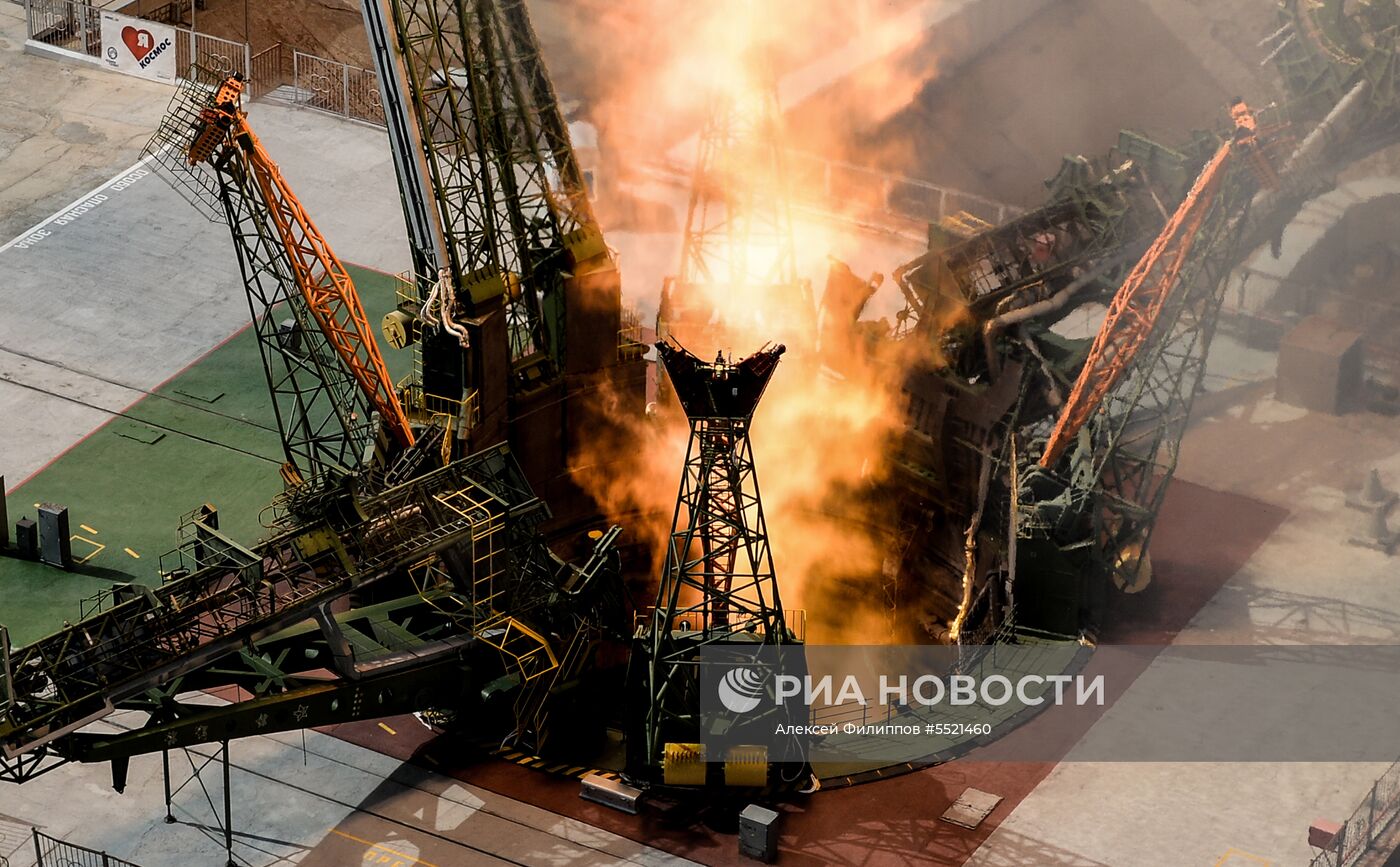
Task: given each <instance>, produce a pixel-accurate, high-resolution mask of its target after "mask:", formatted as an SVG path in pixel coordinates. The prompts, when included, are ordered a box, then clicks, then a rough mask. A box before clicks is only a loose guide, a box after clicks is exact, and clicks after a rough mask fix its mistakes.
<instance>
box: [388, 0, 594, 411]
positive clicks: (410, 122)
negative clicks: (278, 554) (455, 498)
mask: <svg viewBox="0 0 1400 867" xmlns="http://www.w3.org/2000/svg"><path fill="white" fill-rule="evenodd" d="M364 11H365V20H366V24H367V28H368V30H369V33H370V41H371V45H372V46H373V48H374V50H375V55H376V57H375V63H376V67H377V70H378V72H379V76H380V80H381V86H382V87H383V90H384V100H383V102H384V106H385V114H386V120H387V121H388V124H389V128H390V132H391V141H392V144H393V146H394V151H395V164H396V168H397V171H398V176H399V183H400V191H401V193H402V197H403V202H404V209H405V215H406V217H407V221H408V225H409V227H410V233H409V234H410V241H411V243H412V244H413V246H414V248H415V250H414V259H415V267H417V268H418V269H419V273H418V275H417V278H416V280H417V284H418V295H419V298H418V301H419V304H420V305H421V306H420V308H419V309H417V310H413V311H411V312H412V313H413V314H414V315H415V316H416V317H417V318H418V320H419V327H420V328H421V331H422V336H423V343H424V345H423V352H424V365H423V368H424V373H423V377H424V381H423V383H422V387H423V391H424V392H425V393H427V394H429V395H434V396H438V397H442V398H446V399H449V400H457V399H460V398H462V397H463V396H464V395H465V394H466V393H467V392H469V391H470V390H472V389H479V388H482V387H483V386H486V394H485V395H484V403H486V404H487V406H486V407H485V409H486V412H487V413H488V414H489V413H490V411H491V405H493V404H496V403H499V402H500V401H502V400H504V399H505V394H504V393H503V392H502V393H498V392H501V390H500V389H494V388H492V387H491V386H490V385H489V384H487V383H486V382H484V380H487V379H490V378H492V377H493V376H494V375H495V373H496V369H497V367H499V366H502V365H506V366H508V368H509V373H510V379H511V382H510V386H509V388H510V391H511V393H515V392H519V391H526V390H529V389H530V388H532V387H533V386H535V385H536V384H538V383H540V382H541V381H544V380H548V379H550V378H552V377H554V376H555V375H557V374H558V373H559V372H560V370H561V369H562V366H563V356H564V352H565V340H564V324H563V320H564V308H565V304H564V298H563V294H564V292H565V286H564V284H565V282H566V280H567V279H568V278H569V277H570V276H571V275H572V271H573V269H574V267H575V266H576V265H577V264H578V263H580V262H583V261H587V260H591V259H597V258H604V259H605V258H606V257H607V248H606V246H605V245H604V244H603V241H602V235H601V232H600V231H599V230H598V227H597V223H596V220H595V219H594V217H593V213H592V208H591V205H590V204H589V201H588V192H587V188H586V186H585V183H584V180H583V174H582V172H581V171H580V169H579V167H578V163H577V160H576V159H575V156H574V153H573V148H572V145H571V143H570V141H569V135H568V127H567V125H566V124H565V122H564V120H563V117H562V115H561V114H560V112H559V107H558V102H557V100H556V98H555V95H554V91H553V87H552V85H551V84H550V82H549V78H548V75H547V74H546V72H545V70H544V66H543V63H542V61H541V59H540V56H539V46H538V41H537V39H536V37H535V34H534V30H533V28H532V26H531V24H530V21H529V17H528V14H527V13H526V10H525V7H524V4H523V3H522V2H519V0H464V2H460V3H442V2H436V0H365V3H364ZM496 310H502V311H503V313H504V316H505V319H506V325H505V327H504V328H503V329H497V330H494V331H493V330H492V329H491V328H489V327H483V319H484V318H486V317H489V316H491V315H492V314H493V312H494V311H496ZM498 344H503V345H498Z"/></svg>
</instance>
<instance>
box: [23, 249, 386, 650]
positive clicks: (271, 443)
mask: <svg viewBox="0 0 1400 867" xmlns="http://www.w3.org/2000/svg"><path fill="white" fill-rule="evenodd" d="M230 255H232V254H231V253H230ZM347 268H348V270H349V271H350V273H351V276H352V277H353V278H354V279H355V283H356V286H357V287H358V289H359V292H360V296H361V299H362V300H363V303H364V305H365V312H366V314H367V316H368V318H369V322H370V325H371V326H372V327H373V328H374V330H375V331H376V336H379V335H378V334H377V332H378V323H379V321H380V319H381V318H382V317H383V316H384V314H385V313H387V312H388V311H389V310H390V309H392V308H393V306H394V280H393V278H392V277H389V276H387V275H384V274H381V273H378V272H375V271H370V270H366V269H364V268H360V267H356V266H353V265H347ZM381 349H382V350H383V352H384V356H385V360H386V361H387V362H388V365H389V370H390V372H391V374H392V375H393V376H394V378H395V379H396V380H397V379H398V378H399V377H402V376H405V375H407V374H408V372H409V371H410V369H411V367H412V356H411V353H410V352H409V351H407V350H403V351H398V350H393V349H389V348H388V347H387V346H386V345H384V344H383V342H382V337H381ZM103 372H104V373H105V374H106V375H109V376H112V377H113V378H114V379H118V380H120V379H121V378H122V377H121V372H120V371H103ZM270 400H271V398H270V397H269V396H268V392H267V383H266V380H265V378H264V375H263V368H262V362H261V361H260V359H259V357H258V349H257V344H256V342H255V340H254V337H253V333H252V330H251V329H248V328H245V329H243V330H241V331H239V332H238V333H237V334H235V335H233V336H232V337H230V338H229V339H228V340H227V341H226V342H224V343H223V344H221V345H219V346H217V347H215V348H214V349H212V350H211V351H210V352H209V354H208V355H206V356H205V357H203V358H202V359H200V360H199V361H197V362H195V363H194V364H193V365H191V366H190V367H188V368H186V369H185V370H184V371H182V372H181V373H179V374H177V375H176V376H175V377H173V378H172V379H170V380H169V381H168V382H166V383H165V384H164V385H162V386H161V387H160V388H158V389H156V391H155V394H154V395H153V396H150V397H145V398H143V399H142V400H141V401H140V402H138V403H136V404H135V405H133V406H132V407H130V408H129V409H128V410H127V411H126V414H125V416H124V417H115V418H112V419H110V420H109V421H108V422H107V423H105V424H104V425H102V427H100V428H98V429H97V430H95V431H93V432H92V433H91V434H89V435H88V436H87V437H86V438H84V439H83V440H82V441H81V442H79V443H78V444H77V445H75V446H74V447H73V448H71V449H70V450H68V451H67V452H65V453H64V454H63V455H62V456H60V457H59V458H58V459H57V460H55V461H54V462H53V463H51V464H49V465H48V466H47V467H45V468H44V469H43V470H41V471H40V472H38V473H37V474H35V475H34V476H33V477H32V478H30V479H29V480H27V481H25V482H24V484H23V485H21V486H20V487H19V488H18V489H17V490H15V491H14V492H12V493H11V494H10V495H9V498H8V504H9V518H10V522H11V524H12V525H13V523H14V522H15V521H17V520H19V519H20V518H23V517H30V518H37V517H38V516H37V514H36V504H38V503H46V502H50V503H60V504H63V505H66V506H68V509H69V521H70V529H71V532H72V543H73V557H74V559H75V560H79V561H81V562H80V564H79V565H78V566H77V567H76V569H75V570H74V571H73V572H64V571H62V570H60V569H56V568H53V567H51V566H45V565H42V564H39V563H34V562H28V561H22V560H18V559H15V558H13V557H4V558H0V624H4V625H5V626H6V627H8V629H9V630H10V639H11V641H12V642H13V643H14V644H15V645H21V644H25V643H28V642H30V641H33V640H34V639H36V638H39V637H41V636H43V635H46V634H48V633H49V632H52V631H53V630H54V629H56V628H57V627H59V626H61V625H62V623H63V621H64V620H76V619H77V618H78V616H79V613H80V607H81V606H80V603H81V601H82V600H84V599H88V598H91V597H93V596H94V595H96V594H97V593H98V592H99V591H101V590H104V589H106V588H107V587H110V586H111V585H112V583H113V582H118V581H140V582H142V583H146V584H151V585H155V584H159V583H160V574H159V566H160V555H161V554H163V553H165V552H167V551H169V550H171V549H172V548H174V547H175V544H176V537H175V531H176V526H177V523H178V521H179V518H180V516H181V515H183V514H185V513H187V512H189V511H191V510H193V509H195V508H197V507H199V506H200V505H201V504H203V503H212V504H213V505H215V506H217V507H218V509H219V521H220V528H221V529H222V530H224V531H225V532H227V533H229V534H230V535H231V536H233V538H235V539H236V540H238V541H239V542H242V543H244V544H248V543H251V542H254V541H256V540H258V539H259V538H261V536H262V534H263V528H262V525H261V524H260V522H259V516H260V514H261V513H262V511H263V509H264V508H265V507H266V506H267V504H268V503H269V502H270V501H271V499H272V498H273V497H274V496H275V495H276V494H277V493H278V491H279V490H280V489H281V485H282V482H281V478H280V476H279V475H278V467H279V466H280V464H281V463H282V461H283V457H282V451H281V445H280V442H279V439H278V436H277V433H276V422H275V419H274V417H273V413H272V406H271V403H270ZM10 481H11V482H13V481H14V480H10Z"/></svg>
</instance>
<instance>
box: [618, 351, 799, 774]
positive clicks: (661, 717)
mask: <svg viewBox="0 0 1400 867" xmlns="http://www.w3.org/2000/svg"><path fill="white" fill-rule="evenodd" d="M784 350H785V348H784V347H783V346H777V347H773V348H765V349H763V350H761V351H759V352H756V353H754V354H753V355H751V356H749V357H748V358H745V359H743V360H742V361H738V362H733V363H730V362H726V361H724V360H723V358H719V359H716V360H715V362H713V363H706V362H704V361H701V360H700V359H699V358H696V357H695V356H694V355H692V354H691V353H689V352H687V351H686V350H685V349H683V348H682V347H681V346H680V345H679V344H676V343H674V342H663V343H658V344H657V351H658V353H659V355H660V359H661V363H662V364H664V365H665V367H666V370H667V372H668V373H669V375H670V377H671V382H672V383H673V386H674V388H675V391H676V395H677V396H678V397H679V398H680V403H681V406H682V407H683V408H684V410H685V413H686V416H687V417H688V419H689V421H690V445H689V447H688V449H687V453H686V459H685V468H684V470H683V471H682V475H681V484H680V492H679V494H678V495H677V498H676V510H675V515H674V517H673V519H672V522H671V533H670V537H669V544H668V547H667V551H666V563H665V567H664V569H663V571H662V575H661V587H660V590H659V591H658V593H657V600H656V607H655V609H654V611H653V614H652V621H651V626H650V631H649V635H648V637H649V646H648V647H647V652H648V673H647V689H648V696H649V704H648V706H647V717H646V725H645V737H646V745H645V748H646V755H647V757H648V761H649V763H650V764H651V765H652V766H653V767H655V766H657V765H659V763H660V760H661V756H662V751H663V750H664V748H665V744H666V743H667V742H668V741H674V740H680V741H689V740H694V739H695V738H694V735H693V731H692V730H693V729H694V727H695V726H696V725H697V720H696V717H697V715H698V713H699V707H700V705H699V697H698V695H697V693H696V692H695V690H696V689H697V687H698V672H697V666H698V654H699V651H700V648H702V647H704V646H705V645H708V644H713V643H717V642H731V641H736V640H737V641H742V642H747V643H765V644H784V643H789V642H791V641H792V640H793V637H792V635H791V633H790V632H789V630H788V627H787V624H786V622H785V619H784V616H783V607H782V600H781V598H780V597H779V594H778V580H777V577H776V575H775V574H774V571H773V558H772V552H771V551H770V549H769V544H768V529H767V525H766V523H765V521H764V518H763V504H762V502H761V500H760V498H759V490H758V475H757V471H756V468H755V466H754V458H753V447H752V444H751V443H750V440H749V429H750V427H751V425H752V422H753V413H754V410H755V408H756V407H757V406H758V401H759V399H760V398H761V397H762V396H763V392H764V389H765V388H767V385H768V381H769V379H770V378H771V377H772V375H773V372H774V371H775V370H776V369H777V365H778V359H779V357H780V356H781V355H782V354H783V352H784Z"/></svg>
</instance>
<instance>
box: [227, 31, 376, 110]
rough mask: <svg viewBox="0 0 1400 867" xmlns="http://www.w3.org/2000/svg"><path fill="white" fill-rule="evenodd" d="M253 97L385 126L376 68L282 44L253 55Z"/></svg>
mask: <svg viewBox="0 0 1400 867" xmlns="http://www.w3.org/2000/svg"><path fill="white" fill-rule="evenodd" d="M252 64H253V75H252V94H253V98H254V99H257V98H259V97H263V96H266V95H268V94H278V95H280V96H281V97H282V98H284V99H285V100H287V101H289V102H293V103H296V104H297V105H301V106H305V107H306V108H312V109H315V110H317V111H324V112H328V113H330V114H338V115H340V116H341V117H347V118H350V119H351V120H360V121H364V122H366V123H372V124H375V125H376V126H383V125H384V107H383V105H382V104H381V103H380V100H379V79H378V77H377V76H376V75H375V73H374V70H373V69H363V68H361V67H359V66H353V65H351V64H348V63H341V62H339V61H336V60H327V59H326V58H324V57H317V56H316V55H314V54H307V53H306V52H305V51H300V50H298V49H295V48H293V47H291V46H290V45H283V44H281V43H278V44H276V45H274V46H272V47H271V48H268V49H267V50H265V51H259V52H258V53H257V54H255V55H253V59H252Z"/></svg>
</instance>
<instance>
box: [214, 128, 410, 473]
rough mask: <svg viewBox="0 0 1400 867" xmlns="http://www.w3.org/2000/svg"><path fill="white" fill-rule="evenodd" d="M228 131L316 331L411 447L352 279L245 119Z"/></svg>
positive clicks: (395, 434)
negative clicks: (259, 195)
mask: <svg viewBox="0 0 1400 867" xmlns="http://www.w3.org/2000/svg"><path fill="white" fill-rule="evenodd" d="M234 133H235V136H236V137H237V138H238V139H239V140H240V141H241V142H242V143H243V147H244V150H245V152H246V153H247V154H248V161H249V163H250V164H251V165H252V167H253V177H254V178H255V179H256V180H257V183H258V187H259V188H260V189H261V190H262V193H263V199H264V200H265V201H266V202H267V205H268V208H269V210H270V211H271V213H272V219H273V223H274V224H275V225H276V227H277V233H278V235H279V236H280V237H281V238H282V244H283V246H284V247H285V248H286V250H287V257H288V259H289V260H290V262H291V265H292V272H293V274H294V276H295V278H296V283H297V288H299V289H300V290H301V292H302V295H303V296H304V297H305V298H306V302H307V304H308V305H309V306H310V308H311V312H312V315H314V316H315V317H316V321H317V322H318V323H319V324H320V326H321V331H322V332H323V333H324V334H325V335H326V338H327V339H328V340H329V341H330V343H331V345H332V346H333V347H334V348H335V350H336V354H337V355H339V356H340V359H341V361H343V362H344V363H345V367H346V368H347V369H348V370H349V371H350V375H351V376H353V377H354V378H355V382H356V383H357V384H358V385H359V386H360V389H361V390H362V391H363V392H364V393H365V396H366V397H367V398H368V399H369V401H370V405H371V406H373V407H374V408H375V409H376V410H377V411H378V412H379V416H380V418H381V419H382V420H383V423H384V426H385V427H386V428H387V429H388V430H389V432H390V433H391V434H392V435H393V437H394V439H395V440H396V441H397V442H398V444H399V445H400V446H402V447H404V448H407V447H408V446H411V445H413V431H412V430H411V429H410V428H409V423H408V416H407V415H406V414H405V413H404V410H403V406H402V405H401V404H400V403H399V400H398V396H397V394H396V393H395V391H394V383H393V380H392V379H390V378H389V369H388V367H386V366H385V364H384V358H383V356H382V355H381V354H380V352H379V346H378V344H376V343H375V340H374V334H373V332H371V331H370V327H369V322H368V320H367V319H366V318H365V310H364V306H363V305H362V304H361V303H360V298H359V295H358V293H356V291H355V283H354V281H353V280H352V279H351V278H350V275H349V274H348V273H347V272H346V271H345V266H344V265H342V264H341V262H340V259H339V258H338V257H337V256H336V255H335V252H334V251H333V250H331V248H330V245H329V244H328V243H326V239H325V237H324V236H323V235H322V234H321V233H320V231H318V230H317V228H316V224H315V223H313V222H312V221H311V217H310V216H308V215H307V213H306V209H305V208H304V207H302V204H301V202H300V201H299V200H298V199H297V198H296V196H294V195H293V194H292V191H291V188H290V187H288V186H287V182H286V179H285V178H283V177H282V172H281V170H280V169H278V168H277V164H276V163H274V162H273V161H272V159H271V158H270V157H269V156H268V155H267V151H266V150H264V149H263V146H262V143H261V142H260V141H258V138H257V136H256V135H254V134H253V131H252V130H251V129H249V128H248V124H247V121H246V120H244V119H240V120H239V122H238V124H237V125H235V128H234Z"/></svg>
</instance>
